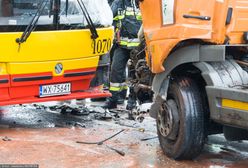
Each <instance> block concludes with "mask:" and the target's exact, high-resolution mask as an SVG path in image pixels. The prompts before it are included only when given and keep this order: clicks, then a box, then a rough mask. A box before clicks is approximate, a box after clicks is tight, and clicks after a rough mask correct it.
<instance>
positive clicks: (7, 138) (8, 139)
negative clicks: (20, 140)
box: [2, 136, 11, 141]
mask: <svg viewBox="0 0 248 168" xmlns="http://www.w3.org/2000/svg"><path fill="white" fill-rule="evenodd" d="M2 140H3V141H11V139H10V138H9V137H7V136H5V137H4V138H3V139H2Z"/></svg>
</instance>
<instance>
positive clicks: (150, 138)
mask: <svg viewBox="0 0 248 168" xmlns="http://www.w3.org/2000/svg"><path fill="white" fill-rule="evenodd" d="M157 138H158V136H155V137H149V138H142V139H140V140H141V141H149V140H152V139H157Z"/></svg>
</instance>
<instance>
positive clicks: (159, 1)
mask: <svg viewBox="0 0 248 168" xmlns="http://www.w3.org/2000/svg"><path fill="white" fill-rule="evenodd" d="M140 7H141V12H142V18H143V27H144V35H145V41H146V45H147V48H146V61H147V65H148V66H149V68H150V70H151V72H152V74H154V78H153V83H152V86H151V87H152V90H153V92H154V95H155V97H154V103H153V106H152V108H151V111H150V112H151V116H153V117H154V118H156V120H157V129H158V135H159V141H160V144H161V147H162V149H163V151H164V152H165V154H166V155H168V156H169V157H172V158H174V159H177V160H181V159H192V158H195V157H196V156H198V155H199V153H200V152H201V150H202V148H203V146H204V143H205V140H206V137H207V136H208V135H210V134H214V133H224V135H225V137H226V139H227V140H244V139H248V132H247V130H248V124H247V123H248V113H247V112H248V90H247V85H248V3H247V1H239V0H208V1H206V0H190V1H181V0H153V1H149V0H140Z"/></svg>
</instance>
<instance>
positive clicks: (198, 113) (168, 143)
mask: <svg viewBox="0 0 248 168" xmlns="http://www.w3.org/2000/svg"><path fill="white" fill-rule="evenodd" d="M202 101H203V100H202V98H201V93H200V90H199V88H198V86H197V84H196V82H195V81H194V80H192V79H191V78H188V77H178V78H175V79H173V80H172V81H171V83H170V86H169V90H168V97H167V101H164V102H163V103H162V104H161V107H160V108H159V111H158V117H157V131H158V137H159V141H160V145H161V147H162V150H163V151H164V153H165V154H166V155H167V156H169V157H171V158H173V159H176V160H185V159H193V158H195V157H196V156H198V155H199V154H200V152H201V150H202V148H203V145H204V142H205V129H204V108H203V102H202Z"/></svg>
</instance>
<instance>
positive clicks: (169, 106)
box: [157, 99, 179, 140]
mask: <svg viewBox="0 0 248 168" xmlns="http://www.w3.org/2000/svg"><path fill="white" fill-rule="evenodd" d="M157 125H158V131H159V132H160V134H161V135H162V136H163V137H165V138H168V139H170V140H176V137H177V135H178V131H179V114H178V107H177V104H176V102H175V100H172V99H170V100H167V101H166V102H164V103H162V105H161V107H160V110H159V113H158V118H157Z"/></svg>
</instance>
